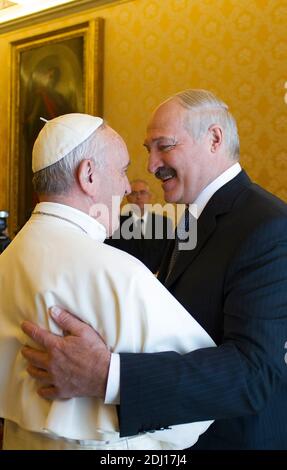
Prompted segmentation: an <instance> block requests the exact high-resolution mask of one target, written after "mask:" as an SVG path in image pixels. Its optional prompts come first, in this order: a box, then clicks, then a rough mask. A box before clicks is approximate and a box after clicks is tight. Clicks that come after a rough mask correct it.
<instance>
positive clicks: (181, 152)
mask: <svg viewBox="0 0 287 470" xmlns="http://www.w3.org/2000/svg"><path fill="white" fill-rule="evenodd" d="M186 116H187V110H186V109H185V108H184V107H183V106H182V105H181V104H180V103H179V102H178V101H177V100H176V99H171V100H169V101H166V102H164V103H163V104H162V105H161V106H159V107H158V108H157V109H156V111H155V112H154V114H153V116H152V118H151V120H150V122H149V124H148V127H147V134H146V139H145V143H144V146H145V147H146V149H147V151H148V153H149V162H148V169H149V171H150V172H151V173H153V174H154V175H155V176H156V177H157V178H158V179H160V180H161V181H162V188H163V191H164V198H165V200H166V201H167V202H176V203H182V204H189V203H192V202H193V201H194V199H195V198H196V197H197V195H198V194H199V192H200V191H201V190H202V189H203V187H204V186H205V179H206V170H207V165H209V164H210V162H209V160H208V136H204V137H203V138H202V139H201V141H200V142H196V141H195V140H194V139H193V138H192V136H191V134H190V133H189V132H188V131H187V128H186Z"/></svg>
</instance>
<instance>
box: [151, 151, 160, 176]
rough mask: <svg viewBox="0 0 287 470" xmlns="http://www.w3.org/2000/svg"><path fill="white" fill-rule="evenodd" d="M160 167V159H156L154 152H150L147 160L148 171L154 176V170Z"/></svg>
mask: <svg viewBox="0 0 287 470" xmlns="http://www.w3.org/2000/svg"><path fill="white" fill-rule="evenodd" d="M162 165H163V164H162V162H161V159H160V158H158V157H157V155H156V154H155V152H153V151H151V152H150V154H149V158H148V167H147V169H148V171H149V172H150V173H152V174H153V175H154V174H155V172H156V170H157V169H158V168H159V167H160V166H162Z"/></svg>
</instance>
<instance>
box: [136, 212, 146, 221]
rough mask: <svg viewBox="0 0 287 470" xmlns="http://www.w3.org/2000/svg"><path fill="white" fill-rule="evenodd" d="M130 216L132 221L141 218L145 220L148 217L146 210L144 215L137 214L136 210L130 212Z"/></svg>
mask: <svg viewBox="0 0 287 470" xmlns="http://www.w3.org/2000/svg"><path fill="white" fill-rule="evenodd" d="M132 217H133V219H134V222H137V220H139V219H141V220H143V222H146V220H147V217H148V211H145V212H144V215H138V214H137V213H136V212H132Z"/></svg>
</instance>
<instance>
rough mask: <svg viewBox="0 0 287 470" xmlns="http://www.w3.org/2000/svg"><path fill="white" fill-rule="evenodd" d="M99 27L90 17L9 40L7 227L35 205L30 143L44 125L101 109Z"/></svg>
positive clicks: (21, 219)
mask: <svg viewBox="0 0 287 470" xmlns="http://www.w3.org/2000/svg"><path fill="white" fill-rule="evenodd" d="M103 27H104V20H103V19H102V18H97V19H93V20H91V21H87V22H84V23H80V24H76V25H73V26H70V27H67V28H63V29H57V30H55V31H52V32H49V33H45V34H42V35H37V36H32V37H28V38H27V37H26V38H25V39H22V40H19V41H15V42H12V43H11V64H12V67H11V75H12V76H11V119H10V120H11V128H10V129H11V139H10V142H11V145H10V152H9V172H10V194H9V200H10V203H9V207H10V230H11V232H10V233H12V234H13V233H16V232H17V231H18V230H19V229H20V228H21V227H22V226H23V225H24V223H25V222H26V221H27V220H28V218H29V217H30V213H31V210H32V209H33V206H34V205H35V202H36V200H35V195H34V193H33V189H32V167H31V164H32V155H31V153H32V147H33V143H34V140H35V138H36V136H37V134H38V132H39V131H40V129H41V127H42V126H43V122H41V120H40V117H43V118H44V119H52V118H53V117H56V116H58V115H61V114H66V113H69V112H85V113H88V114H92V115H98V116H102V115H103V47H104V45H103Z"/></svg>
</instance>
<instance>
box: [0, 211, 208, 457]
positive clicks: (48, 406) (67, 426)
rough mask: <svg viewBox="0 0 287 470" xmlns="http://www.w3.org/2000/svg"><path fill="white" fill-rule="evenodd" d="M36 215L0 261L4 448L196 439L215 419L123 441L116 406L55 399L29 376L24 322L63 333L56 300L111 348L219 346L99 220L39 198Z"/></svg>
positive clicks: (181, 444)
mask: <svg viewBox="0 0 287 470" xmlns="http://www.w3.org/2000/svg"><path fill="white" fill-rule="evenodd" d="M34 212H41V214H34V215H32V217H31V219H30V220H29V221H28V222H27V224H26V225H25V227H24V228H23V229H22V230H21V231H20V232H19V234H18V235H17V237H16V238H15V239H14V240H13V242H12V243H11V245H10V246H9V247H8V248H7V249H6V251H4V253H3V254H2V255H1V257H0V288H1V295H0V357H1V361H0V384H1V385H0V416H2V417H4V418H5V419H6V420H7V421H6V423H7V427H6V430H7V433H8V435H7V433H6V446H7V447H9V446H11V442H12V441H13V442H14V444H13V445H14V446H16V447H17V446H18V448H21V446H22V447H25V448H33V449H35V448H69V449H70V448H71V449H73V448H102V449H118V448H133V449H137V448H138V449H181V448H186V447H188V446H191V445H193V444H194V443H195V442H196V441H197V439H198V437H199V435H200V434H202V433H203V432H204V431H206V429H207V428H208V427H209V426H210V424H211V422H212V421H205V422H197V423H191V424H184V425H177V426H174V427H172V429H167V430H162V431H156V432H153V433H150V434H149V433H147V434H144V435H139V436H137V437H134V438H130V441H129V444H128V447H125V446H126V445H127V441H128V439H126V438H120V437H119V425H118V417H117V411H116V407H115V406H114V405H105V404H104V403H103V401H102V400H99V399H96V398H92V397H91V398H72V399H66V400H55V401H52V402H51V401H47V400H44V399H43V398H41V397H40V396H39V395H38V394H37V388H38V386H39V384H37V382H36V381H35V380H34V379H32V378H31V377H30V376H29V374H28V373H27V372H26V367H27V362H26V360H25V359H24V358H23V357H22V355H21V352H20V351H21V348H22V347H23V345H25V344H28V345H30V346H34V347H35V346H36V345H35V344H34V343H33V341H32V340H30V339H28V338H27V336H26V335H25V334H24V333H23V332H22V330H21V328H20V325H21V322H22V321H23V320H31V321H33V322H36V323H38V324H39V325H41V326H42V327H44V328H47V329H49V330H51V331H52V332H55V333H58V334H61V332H60V331H59V329H58V327H57V326H56V325H55V323H54V322H53V320H52V319H51V318H50V317H49V315H48V309H49V308H50V307H52V306H54V305H60V306H62V307H64V308H66V309H67V310H69V311H70V312H72V313H74V314H77V315H78V316H79V318H81V319H82V320H83V321H85V322H87V323H89V324H90V325H91V326H92V327H93V328H94V329H96V330H97V331H98V332H99V333H100V334H101V335H102V336H103V338H104V339H105V341H106V343H107V344H108V346H109V347H110V349H111V351H113V352H159V351H171V350H172V351H177V352H179V353H181V354H184V353H187V352H189V351H192V350H194V349H197V348H205V347H210V346H215V344H214V342H213V341H212V339H211V338H210V337H209V335H208V334H207V333H206V332H205V331H204V330H203V328H202V327H201V326H200V325H199V324H198V323H197V322H196V321H195V320H194V319H193V318H192V317H191V315H190V314H189V313H188V312H187V311H186V310H185V309H184V308H183V307H182V306H181V305H180V304H179V302H178V301H177V300H176V299H175V298H174V297H173V296H172V295H171V294H170V293H169V292H168V291H167V290H166V289H165V288H164V287H163V286H162V284H161V283H160V282H159V281H158V280H157V279H156V278H155V277H154V276H153V274H152V273H151V272H150V271H149V270H148V269H147V268H146V267H145V266H144V265H143V264H142V263H141V262H140V261H138V260H137V259H135V258H133V257H132V256H130V255H128V254H127V253H124V252H122V251H120V250H117V249H115V248H112V247H110V246H107V245H105V244H103V241H104V239H105V236H106V232H105V229H104V227H103V226H102V225H100V224H99V223H98V222H97V221H96V220H95V219H93V218H91V217H89V216H88V215H87V214H85V213H83V212H81V211H79V210H77V209H74V208H72V207H69V206H65V205H61V204H56V203H40V204H38V205H37V206H36V208H35V211H34ZM191 295H192V293H191ZM37 347H38V346H37ZM9 433H10V437H9ZM13 433H14V436H13ZM39 433H40V434H39ZM11 436H12V437H11ZM17 436H18V437H17ZM42 438H43V439H42ZM47 438H48V439H47ZM17 440H18V444H17ZM9 442H10V443H9ZM4 446H5V436H4ZM121 446H123V447H121ZM14 448H15V447H14Z"/></svg>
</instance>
